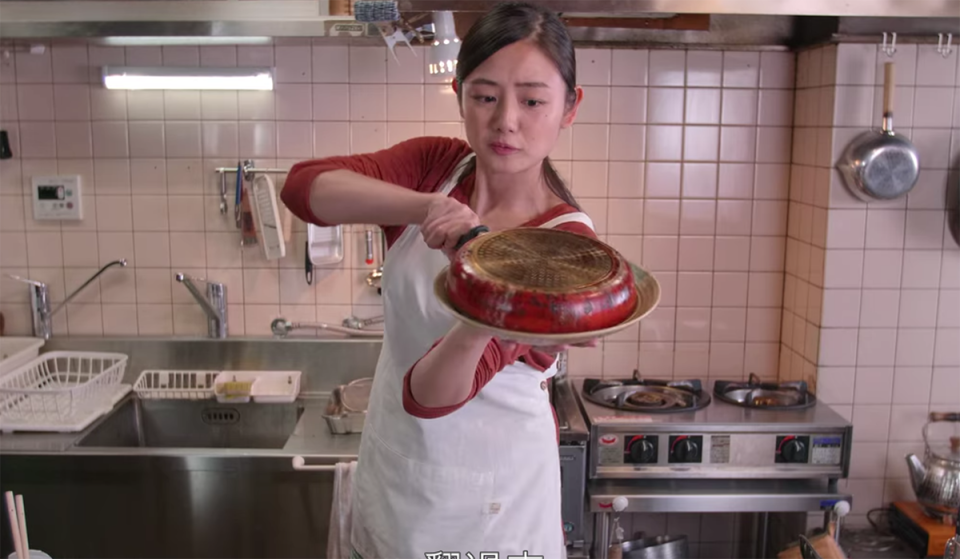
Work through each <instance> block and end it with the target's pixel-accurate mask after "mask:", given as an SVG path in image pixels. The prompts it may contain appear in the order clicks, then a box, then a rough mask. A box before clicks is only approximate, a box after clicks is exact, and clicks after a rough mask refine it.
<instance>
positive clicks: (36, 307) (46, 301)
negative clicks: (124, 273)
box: [6, 258, 127, 340]
mask: <svg viewBox="0 0 960 559" xmlns="http://www.w3.org/2000/svg"><path fill="white" fill-rule="evenodd" d="M126 265H127V260H126V259H125V258H121V259H119V260H114V261H113V262H110V263H108V264H106V265H105V266H103V267H102V268H100V269H99V270H98V271H97V273H95V274H93V275H92V276H91V277H90V278H89V279H88V280H87V281H85V282H83V285H81V286H80V287H78V288H76V289H75V290H74V291H73V293H71V294H70V295H68V296H67V297H66V298H65V299H64V300H63V301H62V302H61V303H60V304H58V305H57V306H56V307H52V308H51V305H50V286H48V285H47V284H46V283H43V282H42V281H36V280H32V279H28V278H22V277H20V276H15V275H13V274H6V275H7V277H9V278H12V279H15V280H17V281H19V282H23V283H25V284H27V285H29V286H30V311H31V318H32V320H33V335H34V336H36V337H38V338H43V339H45V340H49V339H50V336H51V335H53V315H55V314H57V313H58V312H60V309H62V308H63V307H65V306H66V305H67V303H69V302H70V301H72V300H73V299H74V298H75V297H76V296H77V295H79V294H80V292H81V291H83V290H84V289H85V288H86V287H87V286H88V285H90V284H91V283H92V282H93V280H95V279H97V278H98V277H99V276H100V274H102V273H103V272H105V271H106V270H107V269H108V268H110V267H113V266H121V267H124V266H126Z"/></svg>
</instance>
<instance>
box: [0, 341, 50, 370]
mask: <svg viewBox="0 0 960 559" xmlns="http://www.w3.org/2000/svg"><path fill="white" fill-rule="evenodd" d="M44 343H46V342H45V341H44V339H43V338H18V337H0V377H2V376H4V375H6V374H7V373H9V372H10V371H13V370H15V369H17V368H18V367H20V366H21V365H23V364H24V363H26V362H28V361H30V360H31V359H34V358H35V357H36V356H38V355H40V348H41V347H43V344H44Z"/></svg>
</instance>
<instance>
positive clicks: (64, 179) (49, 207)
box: [31, 175, 83, 220]
mask: <svg viewBox="0 0 960 559" xmlns="http://www.w3.org/2000/svg"><path fill="white" fill-rule="evenodd" d="M80 189H81V183H80V175H66V176H52V177H33V187H32V190H31V197H32V198H33V218H34V219H36V220H41V219H44V220H79V219H83V204H82V201H81V200H82V198H81V196H80Z"/></svg>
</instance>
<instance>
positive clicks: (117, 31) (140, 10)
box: [0, 0, 960, 47]
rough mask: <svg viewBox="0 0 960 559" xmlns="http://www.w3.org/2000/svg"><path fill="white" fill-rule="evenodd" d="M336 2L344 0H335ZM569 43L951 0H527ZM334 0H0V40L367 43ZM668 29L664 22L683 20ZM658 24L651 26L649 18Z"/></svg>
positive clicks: (845, 17) (959, 16) (784, 29)
mask: <svg viewBox="0 0 960 559" xmlns="http://www.w3.org/2000/svg"><path fill="white" fill-rule="evenodd" d="M339 2H341V3H345V2H344V0H339ZM498 2H499V0H399V2H398V4H399V7H400V11H401V13H402V14H403V15H404V17H407V18H411V19H418V20H419V21H420V22H429V21H430V19H429V14H430V13H431V12H435V11H452V12H454V13H455V15H456V17H457V19H458V29H459V28H460V27H461V24H460V22H462V21H468V22H469V21H471V20H472V19H474V18H476V17H477V16H478V15H479V14H480V13H482V12H485V11H487V10H489V9H490V8H492V7H493V6H494V5H496V4H497V3H498ZM534 2H536V3H538V4H540V5H543V6H546V7H548V8H550V9H552V10H554V11H556V12H558V13H559V14H561V16H563V18H564V20H565V21H566V22H567V26H568V28H570V31H571V35H572V36H573V37H574V40H575V42H577V43H579V44H584V43H605V44H616V43H651V44H657V43H660V44H664V45H667V44H678V43H679V44H691V43H692V44H719V45H731V44H740V45H751V44H752V45H786V46H792V47H796V46H800V45H802V44H803V43H804V42H810V41H812V40H813V39H812V38H816V39H817V40H822V38H823V37H831V36H833V37H835V36H837V35H840V34H855V33H864V34H869V35H873V34H874V33H876V34H879V33H881V32H883V31H895V32H899V33H901V34H910V33H911V32H913V33H914V34H916V35H925V34H926V35H932V36H933V37H934V41H935V34H936V33H954V34H957V35H960V0H540V1H537V0H534ZM335 3H336V2H335V0H0V40H5V41H6V40H16V39H25V40H26V39H29V40H37V39H53V38H86V39H91V40H103V39H111V38H113V39H117V38H124V37H127V38H134V37H157V38H162V37H167V38H183V39H187V38H210V39H216V38H222V39H224V40H228V39H229V38H238V39H239V38H252V37H260V38H264V39H272V38H277V37H309V38H312V39H321V38H331V39H340V38H343V37H350V38H353V39H360V40H363V39H369V40H371V41H373V40H377V41H380V42H381V44H382V39H380V34H379V31H378V30H377V28H376V26H374V25H372V24H360V23H357V22H356V21H355V20H354V19H353V17H352V16H350V15H348V14H344V15H338V14H337V13H331V9H330V5H331V4H335ZM689 21H694V22H695V23H696V24H695V25H692V26H690V25H686V24H685V23H684V24H677V25H672V24H670V23H664V22H689ZM658 22H660V23H658Z"/></svg>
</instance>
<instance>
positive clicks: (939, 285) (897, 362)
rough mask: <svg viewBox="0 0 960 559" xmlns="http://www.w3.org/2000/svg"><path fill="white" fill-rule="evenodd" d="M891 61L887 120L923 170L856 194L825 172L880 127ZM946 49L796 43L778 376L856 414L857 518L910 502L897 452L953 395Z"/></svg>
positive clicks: (959, 312)
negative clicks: (864, 198)
mask: <svg viewBox="0 0 960 559" xmlns="http://www.w3.org/2000/svg"><path fill="white" fill-rule="evenodd" d="M888 60H891V61H893V62H894V63H895V71H896V79H897V84H898V85H897V89H896V93H895V107H894V128H895V129H896V130H897V131H898V132H899V133H902V134H904V135H906V136H907V137H909V138H911V140H912V141H913V142H914V144H915V145H916V146H917V148H918V150H919V154H920V160H921V176H920V180H919V182H918V183H917V185H916V187H915V188H914V189H913V190H912V191H911V192H910V193H909V194H908V195H907V196H906V197H905V198H902V199H899V200H895V201H891V202H871V203H863V202H861V201H859V200H858V199H857V198H855V197H853V196H852V195H851V194H850V193H849V191H848V190H847V189H846V185H845V184H844V183H843V180H842V178H841V177H840V175H839V174H838V173H837V172H836V171H834V170H832V169H831V168H832V167H833V166H834V164H835V162H836V161H837V160H838V158H839V157H840V154H841V153H842V152H843V149H844V148H845V147H846V146H847V144H848V143H849V142H850V140H851V139H852V138H854V137H855V136H856V135H857V134H859V133H861V132H862V131H863V130H865V129H867V128H878V127H879V120H880V115H881V105H882V97H881V84H882V83H883V64H884V63H885V62H886V61H888ZM958 64H960V61H958V56H957V53H956V51H955V50H954V52H953V53H952V54H951V55H950V56H948V57H943V56H941V55H940V54H938V53H937V52H936V47H935V46H932V45H919V46H918V45H909V44H906V45H904V44H901V45H899V46H898V47H897V53H896V55H895V56H894V57H893V58H892V59H890V58H888V57H887V56H886V55H885V54H883V53H880V52H878V49H877V47H876V46H875V45H852V44H843V45H839V47H838V46H831V47H826V48H819V49H816V50H811V51H807V52H803V53H800V55H799V56H798V72H797V104H796V115H797V117H796V124H797V127H796V128H795V131H794V140H795V141H794V164H793V167H792V180H791V193H790V194H791V196H790V199H791V202H790V221H789V227H788V235H789V238H788V241H787V279H786V282H785V288H784V293H785V302H784V321H783V326H782V340H783V344H784V346H783V349H784V351H783V352H782V354H781V358H782V360H781V367H780V371H781V375H782V376H784V377H787V378H806V379H808V380H811V381H815V382H816V383H817V385H818V388H819V390H818V396H819V397H820V399H821V400H823V401H825V402H827V403H829V404H831V405H832V406H833V407H834V408H835V409H837V410H838V411H839V412H841V413H842V414H844V415H845V416H846V417H848V418H850V419H851V420H852V421H853V424H854V431H853V433H854V447H853V464H852V472H851V478H850V480H849V481H848V482H847V488H848V489H849V490H850V491H852V492H853V495H854V509H853V513H854V518H853V520H854V521H855V522H856V521H863V516H862V515H864V514H865V513H866V512H867V511H868V510H870V509H871V508H874V507H878V506H880V505H881V504H883V503H887V502H889V501H893V500H900V499H905V500H910V499H912V498H913V492H912V490H911V489H910V485H909V481H908V479H907V469H906V466H905V460H904V456H905V455H906V454H907V453H909V452H922V450H923V444H922V438H921V428H922V426H923V423H924V422H925V418H926V416H927V414H928V412H930V411H934V410H952V409H955V408H957V407H958V405H960V248H958V247H957V245H956V243H955V242H954V240H953V238H952V237H951V236H950V234H949V231H948V229H947V227H946V223H945V212H944V207H945V200H946V192H947V185H948V184H949V185H952V187H953V188H956V187H957V184H958V182H960V175H958V165H960V81H957V80H958Z"/></svg>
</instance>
